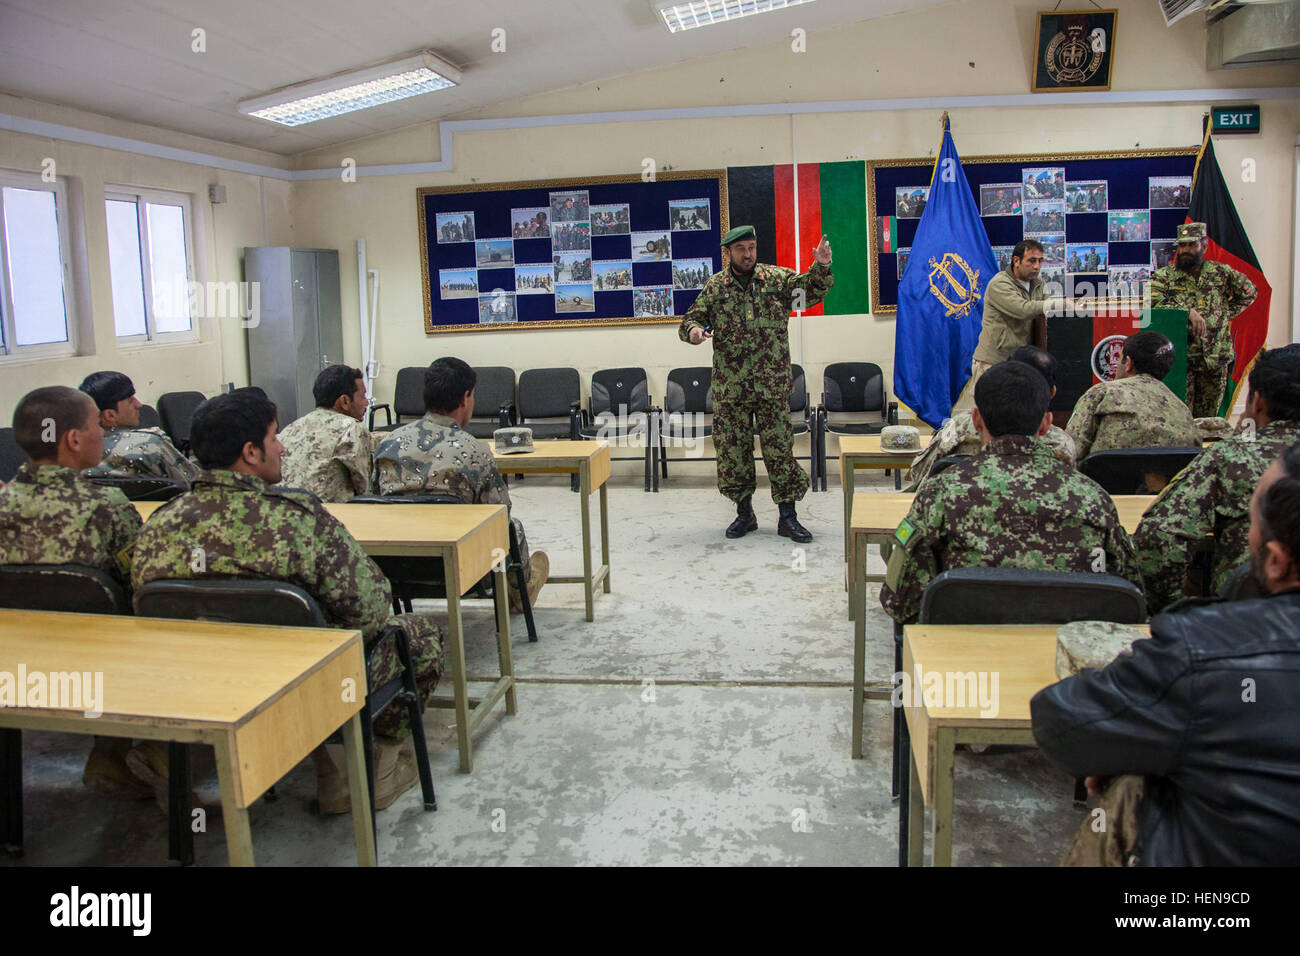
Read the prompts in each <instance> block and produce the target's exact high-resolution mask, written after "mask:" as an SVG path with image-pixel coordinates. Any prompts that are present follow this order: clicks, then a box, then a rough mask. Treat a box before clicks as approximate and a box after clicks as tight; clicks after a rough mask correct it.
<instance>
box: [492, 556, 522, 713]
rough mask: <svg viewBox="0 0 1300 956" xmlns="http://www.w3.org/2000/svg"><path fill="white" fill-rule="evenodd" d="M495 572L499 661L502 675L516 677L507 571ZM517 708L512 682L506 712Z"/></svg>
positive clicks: (507, 697) (507, 696) (494, 587)
mask: <svg viewBox="0 0 1300 956" xmlns="http://www.w3.org/2000/svg"><path fill="white" fill-rule="evenodd" d="M494 574H495V575H496V577H495V579H494V581H493V585H492V586H493V589H494V590H495V591H496V600H497V663H498V664H499V665H500V674H501V676H502V677H514V676H515V662H514V658H513V657H511V653H510V603H509V602H510V598H509V595H508V594H507V593H506V573H505V571H496V572H494ZM516 709H517V708H516V704H515V685H514V684H513V683H511V685H510V689H509V690H507V691H506V713H507V714H513V713H514V712H515V710H516Z"/></svg>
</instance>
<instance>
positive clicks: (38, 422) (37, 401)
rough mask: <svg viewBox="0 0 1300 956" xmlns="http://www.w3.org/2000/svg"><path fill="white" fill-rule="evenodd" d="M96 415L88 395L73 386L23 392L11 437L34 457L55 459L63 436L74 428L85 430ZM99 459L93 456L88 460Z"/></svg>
mask: <svg viewBox="0 0 1300 956" xmlns="http://www.w3.org/2000/svg"><path fill="white" fill-rule="evenodd" d="M98 415H99V409H97V408H96V407H95V403H94V402H93V401H91V399H90V397H89V396H88V395H86V394H85V393H83V392H80V391H78V390H77V389H75V388H69V387H68V386H66V385H50V386H47V387H46V388H38V389H36V390H34V391H31V392H28V393H27V394H26V395H24V396H23V397H22V399H21V400H20V401H19V402H18V407H17V408H15V409H14V421H13V427H14V441H16V442H17V443H18V447H20V448H21V449H22V450H23V451H25V452H27V454H28V455H30V456H31V458H32V460H33V461H55V460H56V459H57V458H58V449H59V443H60V442H61V441H62V440H63V436H64V435H66V434H67V433H68V432H70V431H72V430H74V429H76V430H78V431H86V430H88V429H89V427H90V424H91V422H92V421H93V420H94V419H96V418H98ZM98 463H99V460H98V459H96V460H95V461H94V462H92V463H91V464H98ZM86 467H89V466H86Z"/></svg>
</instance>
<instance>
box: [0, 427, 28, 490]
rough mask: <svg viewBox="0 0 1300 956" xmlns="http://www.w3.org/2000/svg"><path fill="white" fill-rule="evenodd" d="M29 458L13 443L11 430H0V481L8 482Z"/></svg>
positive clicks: (12, 431)
mask: <svg viewBox="0 0 1300 956" xmlns="http://www.w3.org/2000/svg"><path fill="white" fill-rule="evenodd" d="M30 460H31V459H30V456H29V455H28V454H27V452H25V451H23V449H22V448H21V446H19V444H18V442H16V441H14V430H13V429H12V428H0V481H3V482H6V483H7V482H10V481H13V480H14V475H16V474H18V469H19V468H20V467H21V466H22V464H23V463H24V462H26V461H30Z"/></svg>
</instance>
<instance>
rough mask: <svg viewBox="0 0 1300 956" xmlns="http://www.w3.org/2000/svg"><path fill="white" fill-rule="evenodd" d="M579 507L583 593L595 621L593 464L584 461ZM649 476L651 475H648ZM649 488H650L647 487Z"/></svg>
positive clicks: (589, 616) (581, 472) (589, 615)
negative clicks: (592, 528) (592, 540)
mask: <svg viewBox="0 0 1300 956" xmlns="http://www.w3.org/2000/svg"><path fill="white" fill-rule="evenodd" d="M578 475H579V484H578V495H579V498H580V499H581V500H580V501H579V508H580V510H581V511H582V594H583V597H584V598H586V601H587V620H588V621H594V620H595V619H596V612H595V608H594V606H593V605H594V603H595V595H594V594H593V593H592V586H591V464H590V462H587V461H583V462H582V464H581V465H580V466H579V470H578ZM647 477H649V476H647ZM647 490H649V489H647Z"/></svg>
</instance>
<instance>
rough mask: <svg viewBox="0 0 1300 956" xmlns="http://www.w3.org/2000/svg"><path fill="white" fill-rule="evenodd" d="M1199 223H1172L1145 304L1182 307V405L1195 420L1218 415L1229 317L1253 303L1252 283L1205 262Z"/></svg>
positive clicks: (1229, 338) (1219, 265) (1228, 348)
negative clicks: (1169, 254)
mask: <svg viewBox="0 0 1300 956" xmlns="http://www.w3.org/2000/svg"><path fill="white" fill-rule="evenodd" d="M1205 236H1206V227H1205V223H1203V222H1185V223H1183V224H1182V225H1181V226H1179V227H1178V237H1177V238H1178V252H1177V254H1176V255H1175V257H1174V262H1173V264H1172V265H1167V266H1161V267H1160V268H1159V269H1157V270H1156V271H1155V275H1153V276H1152V277H1151V305H1152V307H1153V308H1157V309H1162V308H1163V309H1186V310H1187V407H1188V408H1190V409H1191V410H1192V414H1193V415H1194V416H1196V417H1197V418H1205V417H1208V416H1210V415H1217V414H1219V405H1220V403H1222V401H1223V392H1224V388H1225V386H1226V384H1227V381H1228V368H1229V366H1230V365H1231V364H1232V358H1233V350H1232V325H1231V321H1232V318H1233V317H1234V316H1235V315H1237V314H1238V313H1239V312H1241V311H1242V310H1243V309H1245V308H1246V307H1247V306H1249V305H1250V304H1251V303H1252V302H1254V301H1255V296H1256V294H1257V293H1256V291H1255V284H1254V283H1253V282H1251V281H1250V280H1249V279H1247V278H1246V277H1245V276H1244V275H1242V274H1241V273H1240V272H1238V271H1237V270H1236V269H1233V268H1232V267H1230V266H1225V265H1224V264H1223V263H1221V262H1208V261H1206V260H1205V259H1204V258H1203V255H1204V252H1205V241H1206V240H1205Z"/></svg>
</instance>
